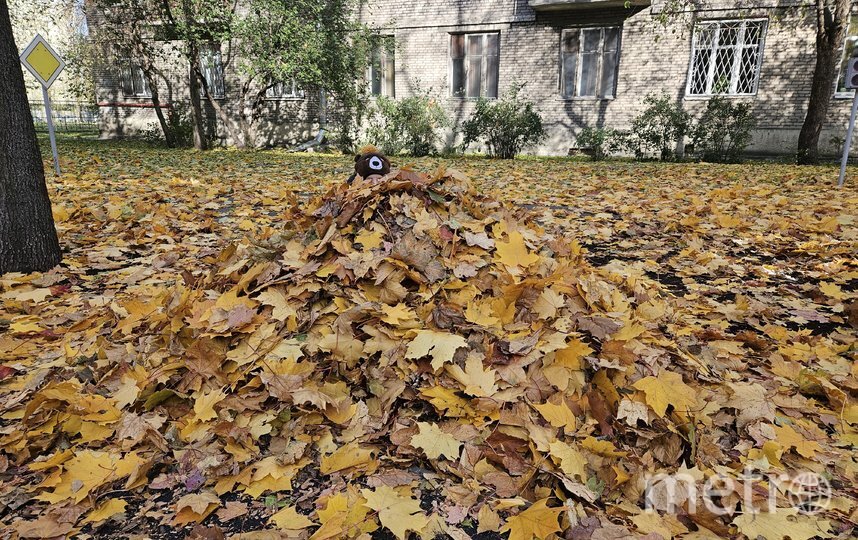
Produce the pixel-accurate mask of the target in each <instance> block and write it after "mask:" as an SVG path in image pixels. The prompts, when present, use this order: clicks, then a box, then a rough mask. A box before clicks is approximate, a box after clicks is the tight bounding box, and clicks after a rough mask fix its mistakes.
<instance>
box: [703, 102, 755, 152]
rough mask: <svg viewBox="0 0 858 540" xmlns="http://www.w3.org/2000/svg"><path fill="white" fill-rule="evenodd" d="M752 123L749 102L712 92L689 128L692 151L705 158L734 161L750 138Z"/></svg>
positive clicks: (753, 121) (746, 145)
mask: <svg viewBox="0 0 858 540" xmlns="http://www.w3.org/2000/svg"><path fill="white" fill-rule="evenodd" d="M755 124H756V121H755V120H754V117H753V115H752V114H751V106H750V105H749V104H747V103H735V104H734V103H731V102H730V100H728V99H727V98H724V97H723V96H713V97H712V98H711V99H710V100H709V103H708V104H707V105H706V110H705V111H704V112H703V115H702V116H701V117H700V120H698V121H697V123H696V124H695V126H694V128H693V129H692V131H691V141H692V143H693V144H694V152H695V154H697V155H698V156H699V157H700V158H701V159H703V160H704V161H719V162H722V163H729V162H734V161H737V160H738V159H739V158H740V156H741V154H742V152H743V151H744V150H745V148H747V147H748V144H750V142H751V130H752V129H754V125H755Z"/></svg>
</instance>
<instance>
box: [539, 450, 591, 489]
mask: <svg viewBox="0 0 858 540" xmlns="http://www.w3.org/2000/svg"><path fill="white" fill-rule="evenodd" d="M548 452H549V453H550V454H551V457H552V458H554V459H555V463H556V462H559V465H560V470H561V471H563V474H565V475H566V476H568V477H569V478H573V479H574V478H575V477H576V476H577V477H578V478H579V479H580V480H581V481H582V482H586V481H587V459H586V458H585V457H584V455H583V454H581V452H579V451H578V450H576V449H575V448H572V447H571V446H569V445H568V444H566V443H565V442H563V441H554V442H552V443H551V444H549V446H548Z"/></svg>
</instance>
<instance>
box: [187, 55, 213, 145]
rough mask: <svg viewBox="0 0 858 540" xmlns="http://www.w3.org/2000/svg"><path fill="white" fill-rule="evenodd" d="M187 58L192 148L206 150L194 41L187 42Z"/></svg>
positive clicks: (207, 143) (198, 61) (206, 139)
mask: <svg viewBox="0 0 858 540" xmlns="http://www.w3.org/2000/svg"><path fill="white" fill-rule="evenodd" d="M188 57H189V58H188V60H189V63H190V65H189V68H190V71H189V73H188V75H189V77H188V78H189V79H190V81H189V82H190V87H191V119H192V120H193V123H194V148H196V149H197V150H208V147H209V141H208V138H207V137H206V131H205V126H204V125H203V121H204V120H203V106H202V102H201V99H200V85H199V82H198V80H197V69H198V68H197V67H196V66H195V65H194V64H197V65H199V63H200V50H199V48H198V47H197V45H196V43H189V44H188Z"/></svg>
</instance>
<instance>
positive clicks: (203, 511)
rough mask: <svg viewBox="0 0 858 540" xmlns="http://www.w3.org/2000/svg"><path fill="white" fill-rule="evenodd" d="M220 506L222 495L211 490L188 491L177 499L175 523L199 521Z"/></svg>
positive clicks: (183, 523) (182, 523)
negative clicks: (219, 495)
mask: <svg viewBox="0 0 858 540" xmlns="http://www.w3.org/2000/svg"><path fill="white" fill-rule="evenodd" d="M219 506H220V497H218V496H217V495H216V494H215V493H212V492H210V491H202V492H200V493H188V494H187V495H184V496H183V497H181V498H180V499H179V500H178V501H176V515H175V516H174V517H173V522H172V523H173V525H185V524H187V523H199V522H201V521H202V520H204V519H206V518H207V517H208V516H209V514H211V513H212V512H214V511H215V510H216V509H217V508H218V507H219Z"/></svg>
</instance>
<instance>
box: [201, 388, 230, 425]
mask: <svg viewBox="0 0 858 540" xmlns="http://www.w3.org/2000/svg"><path fill="white" fill-rule="evenodd" d="M224 398H226V393H225V392H224V391H223V390H221V389H220V388H216V389H214V390H210V391H208V392H205V393H200V394H199V395H198V396H197V399H196V401H194V414H196V415H197V420H199V421H201V422H206V421H208V420H214V419H215V418H217V413H216V412H215V410H214V406H215V405H217V404H218V403H220V402H221V401H223V399H224Z"/></svg>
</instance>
